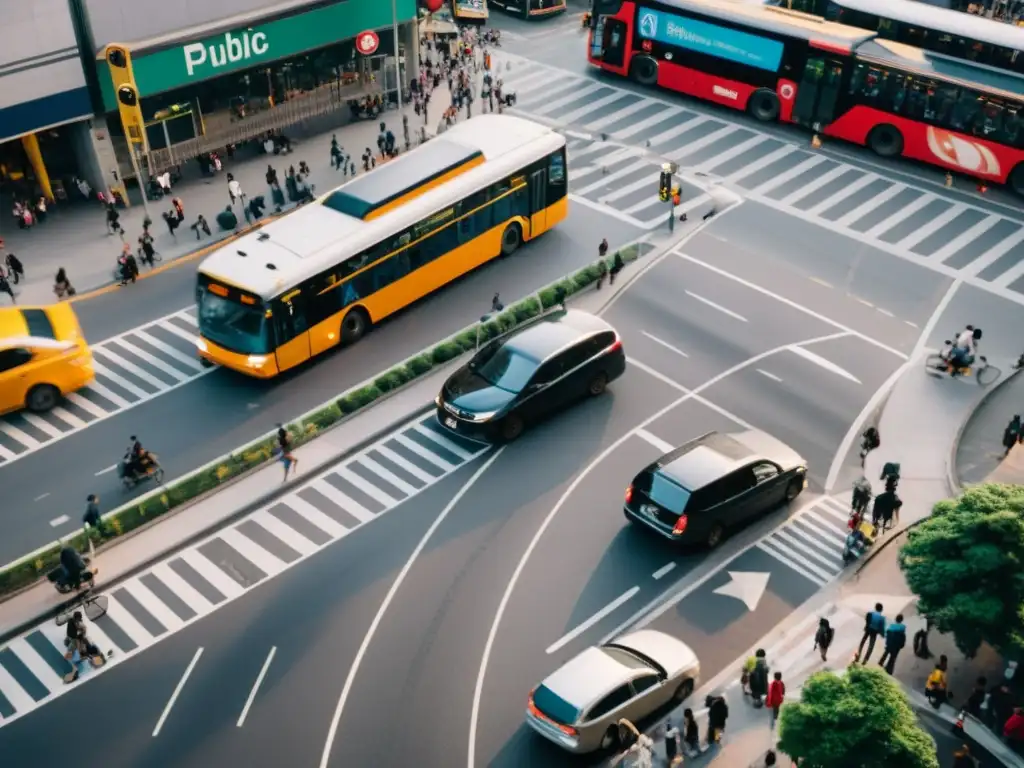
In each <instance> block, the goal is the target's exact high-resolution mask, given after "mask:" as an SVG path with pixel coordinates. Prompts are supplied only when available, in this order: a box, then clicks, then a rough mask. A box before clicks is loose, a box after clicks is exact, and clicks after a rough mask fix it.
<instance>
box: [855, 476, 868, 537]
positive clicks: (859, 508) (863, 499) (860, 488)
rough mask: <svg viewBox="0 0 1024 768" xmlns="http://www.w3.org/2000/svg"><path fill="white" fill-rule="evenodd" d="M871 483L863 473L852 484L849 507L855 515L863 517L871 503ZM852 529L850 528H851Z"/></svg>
mask: <svg viewBox="0 0 1024 768" xmlns="http://www.w3.org/2000/svg"><path fill="white" fill-rule="evenodd" d="M871 496H872V494H871V483H870V481H869V480H868V479H867V478H866V477H864V476H863V475H861V476H860V478H858V480H857V482H855V483H854V484H853V495H852V497H851V499H850V509H851V511H852V512H853V514H855V515H856V516H857V517H860V518H863V517H864V513H865V512H867V509H868V504H870V503H871ZM851 530H852V529H851Z"/></svg>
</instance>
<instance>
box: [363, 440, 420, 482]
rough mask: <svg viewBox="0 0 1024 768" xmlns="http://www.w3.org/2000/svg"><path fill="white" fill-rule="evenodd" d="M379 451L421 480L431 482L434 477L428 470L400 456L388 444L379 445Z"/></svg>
mask: <svg viewBox="0 0 1024 768" xmlns="http://www.w3.org/2000/svg"><path fill="white" fill-rule="evenodd" d="M377 452H378V453H380V455H381V456H383V457H384V458H386V459H388V460H389V461H391V462H392V463H393V464H397V465H398V466H400V467H401V468H402V469H404V470H405V471H406V472H408V473H409V474H410V475H412V476H413V477H415V478H416V479H417V480H419V481H420V482H423V483H429V482H431V481H432V480H433V479H434V478H433V476H432V475H430V474H429V473H428V472H424V471H423V470H422V469H420V468H419V467H417V466H416V465H415V464H413V463H412V462H411V461H406V460H405V459H404V458H403V457H401V456H399V455H398V454H397V453H395V452H394V451H392V450H391V449H390V448H388V447H387V446H386V445H381V446H378V447H377Z"/></svg>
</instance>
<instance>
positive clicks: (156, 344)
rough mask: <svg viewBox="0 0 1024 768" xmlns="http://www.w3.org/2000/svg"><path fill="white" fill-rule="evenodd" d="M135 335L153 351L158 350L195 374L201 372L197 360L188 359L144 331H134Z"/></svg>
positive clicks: (201, 365) (201, 368) (201, 367)
mask: <svg viewBox="0 0 1024 768" xmlns="http://www.w3.org/2000/svg"><path fill="white" fill-rule="evenodd" d="M135 335H136V336H137V337H138V338H140V339H142V341H144V342H146V343H147V344H149V346H151V347H153V348H154V349H159V350H160V351H161V352H162V353H163V354H165V355H167V357H169V358H171V359H172V360H177V361H178V362H179V363H181V364H182V365H184V366H186V367H187V368H191V369H192V370H193V371H197V372H198V371H201V370H203V364H202V363H200V362H199V360H198V359H196V358H194V357H189V356H188V355H186V354H184V353H182V352H180V351H178V350H177V349H175V348H174V347H172V346H171V345H170V344H165V343H164V342H162V341H160V339H158V338H156V337H155V336H153V335H152V334H149V333H146V332H145V331H136V332H135ZM133 349H138V347H133Z"/></svg>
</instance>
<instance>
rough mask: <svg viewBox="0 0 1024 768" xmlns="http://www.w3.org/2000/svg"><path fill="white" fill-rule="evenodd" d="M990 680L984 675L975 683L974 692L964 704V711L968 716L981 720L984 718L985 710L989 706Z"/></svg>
mask: <svg viewBox="0 0 1024 768" xmlns="http://www.w3.org/2000/svg"><path fill="white" fill-rule="evenodd" d="M986 688H988V678H986V677H985V676H984V675H983V676H981V677H979V678H978V679H977V680H975V681H974V690H973V691H971V695H970V696H968V697H967V700H966V701H965V702H964V709H965V710H966V711H967V714H969V715H974V717H976V718H978V719H979V720H980V719H981V718H982V717H983V716H984V714H985V709H987V708H988V706H989V693H988V691H987V690H986Z"/></svg>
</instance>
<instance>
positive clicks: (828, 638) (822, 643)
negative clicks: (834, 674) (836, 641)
mask: <svg viewBox="0 0 1024 768" xmlns="http://www.w3.org/2000/svg"><path fill="white" fill-rule="evenodd" d="M834 636H835V630H834V629H832V626H831V625H830V624H829V623H828V619H825V618H822V619H819V620H818V630H817V632H815V633H814V649H815V650H817V651H818V653H820V654H821V660H822V661H828V647H829V646H830V645H832V638H833V637H834Z"/></svg>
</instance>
